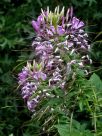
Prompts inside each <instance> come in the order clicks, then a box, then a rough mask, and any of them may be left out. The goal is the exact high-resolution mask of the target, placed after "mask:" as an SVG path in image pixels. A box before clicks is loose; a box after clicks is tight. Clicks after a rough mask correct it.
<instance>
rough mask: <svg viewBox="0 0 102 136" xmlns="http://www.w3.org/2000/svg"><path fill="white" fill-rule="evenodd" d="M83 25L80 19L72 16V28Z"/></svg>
mask: <svg viewBox="0 0 102 136" xmlns="http://www.w3.org/2000/svg"><path fill="white" fill-rule="evenodd" d="M83 26H84V23H83V22H82V21H80V20H79V19H78V18H76V17H73V18H72V28H74V29H79V28H81V27H83Z"/></svg>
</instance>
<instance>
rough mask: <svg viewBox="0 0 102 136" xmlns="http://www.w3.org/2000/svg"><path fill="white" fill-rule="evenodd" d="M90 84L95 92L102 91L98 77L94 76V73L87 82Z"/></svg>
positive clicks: (101, 83) (101, 84)
mask: <svg viewBox="0 0 102 136" xmlns="http://www.w3.org/2000/svg"><path fill="white" fill-rule="evenodd" d="M89 81H90V82H91V84H92V86H94V87H95V88H96V89H97V90H101V91H102V81H101V79H100V78H99V76H98V75H96V74H95V73H94V74H93V75H92V76H91V77H90V80H89Z"/></svg>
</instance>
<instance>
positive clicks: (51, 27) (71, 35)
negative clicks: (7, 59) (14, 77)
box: [19, 7, 91, 111]
mask: <svg viewBox="0 0 102 136" xmlns="http://www.w3.org/2000/svg"><path fill="white" fill-rule="evenodd" d="M32 26H33V28H34V30H35V32H36V38H35V40H34V41H33V43H32V47H33V50H34V53H35V56H36V58H35V61H34V62H33V64H32V65H31V63H30V62H29V63H27V66H26V67H24V68H23V69H22V71H21V73H19V84H20V86H21V94H22V97H23V99H24V100H26V102H27V106H28V109H29V110H31V111H34V110H35V108H36V106H37V105H38V103H39V101H40V100H41V98H43V97H44V96H47V95H48V91H47V93H43V92H44V91H43V90H42V91H41V90H40V91H39V89H38V88H39V86H40V85H41V84H42V82H45V81H47V83H48V85H47V86H48V88H50V87H52V86H53V87H54V86H57V87H59V88H61V89H62V90H65V85H66V83H67V78H68V76H69V75H70V74H72V73H73V72H74V73H75V70H74V69H73V68H72V67H74V66H77V67H78V68H79V69H85V64H87V63H91V60H90V59H89V56H88V50H89V49H90V45H89V44H88V40H87V39H88V35H87V33H86V32H85V31H84V26H85V24H84V23H83V22H82V21H80V20H79V19H78V18H76V17H75V16H73V8H70V9H68V10H67V13H66V15H64V8H63V9H62V11H61V12H59V7H56V8H55V11H54V12H51V11H49V8H47V11H43V10H42V12H41V14H40V16H38V18H37V21H35V20H33V21H32ZM85 71H86V69H85ZM86 72H87V71H86Z"/></svg>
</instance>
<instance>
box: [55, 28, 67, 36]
mask: <svg viewBox="0 0 102 136" xmlns="http://www.w3.org/2000/svg"><path fill="white" fill-rule="evenodd" d="M57 33H58V34H59V35H63V34H64V33H65V29H64V28H63V27H62V26H58V27H57Z"/></svg>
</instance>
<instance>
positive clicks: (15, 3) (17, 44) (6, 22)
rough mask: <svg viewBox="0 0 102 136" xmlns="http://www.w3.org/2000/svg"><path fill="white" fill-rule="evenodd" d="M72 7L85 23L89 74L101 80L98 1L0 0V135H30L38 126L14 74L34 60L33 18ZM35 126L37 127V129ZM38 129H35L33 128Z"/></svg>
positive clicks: (101, 17) (100, 10)
mask: <svg viewBox="0 0 102 136" xmlns="http://www.w3.org/2000/svg"><path fill="white" fill-rule="evenodd" d="M58 5H60V7H62V6H65V8H66V9H67V8H68V7H69V6H73V7H74V13H75V15H76V16H78V17H79V18H81V19H82V20H84V22H85V23H86V31H87V32H88V33H89V42H90V43H91V51H92V52H91V53H90V56H91V57H92V59H93V65H92V71H95V72H96V73H97V74H99V76H100V77H101V78H102V40H101V35H102V21H101V20H102V1H101V0H0V136H13V135H12V134H14V136H32V135H34V136H35V135H36V133H37V132H33V130H34V129H35V128H37V127H38V126H39V124H36V125H34V124H33V125H32V123H31V122H30V114H31V113H30V112H29V111H28V110H27V109H26V108H25V107H24V102H23V101H22V99H21V97H20V93H19V91H18V90H17V73H18V71H19V69H20V68H21V66H22V65H24V63H25V60H27V59H31V58H33V54H31V52H30V51H31V43H32V40H33V37H34V31H33V29H32V26H31V20H32V18H34V19H36V17H37V16H38V15H39V13H40V10H41V8H43V9H46V7H47V6H49V7H50V9H51V10H53V9H54V8H55V6H58ZM37 125H38V126H37ZM35 130H38V129H35ZM39 131H40V130H39Z"/></svg>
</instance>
